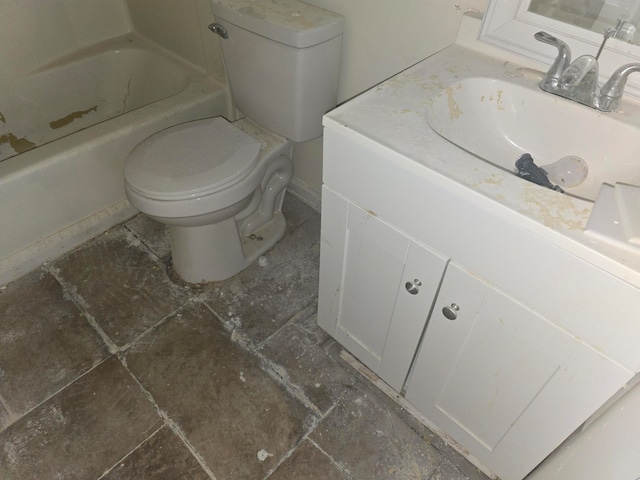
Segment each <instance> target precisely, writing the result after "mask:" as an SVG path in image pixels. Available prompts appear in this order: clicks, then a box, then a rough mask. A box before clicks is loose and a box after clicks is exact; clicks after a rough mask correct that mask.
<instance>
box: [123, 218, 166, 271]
mask: <svg viewBox="0 0 640 480" xmlns="http://www.w3.org/2000/svg"><path fill="white" fill-rule="evenodd" d="M124 226H125V227H126V228H127V229H128V230H130V231H131V232H132V233H133V234H134V235H135V236H136V237H138V238H139V239H140V241H141V242H142V243H144V244H145V245H146V246H147V248H148V249H149V250H151V251H152V252H153V253H154V254H155V255H156V256H157V257H158V258H161V259H163V260H165V259H167V258H169V256H170V255H171V242H170V241H169V227H167V226H166V225H164V224H162V223H159V222H156V221H155V220H152V219H151V218H149V217H147V216H146V215H144V214H142V213H141V214H139V215H137V216H135V217H133V218H132V219H131V220H129V221H128V222H127V223H125V225H124Z"/></svg>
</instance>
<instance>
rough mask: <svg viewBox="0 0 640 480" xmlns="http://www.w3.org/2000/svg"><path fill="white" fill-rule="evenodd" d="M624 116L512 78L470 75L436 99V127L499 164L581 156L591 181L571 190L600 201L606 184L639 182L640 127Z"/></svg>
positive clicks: (432, 118)
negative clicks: (521, 159) (528, 158)
mask: <svg viewBox="0 0 640 480" xmlns="http://www.w3.org/2000/svg"><path fill="white" fill-rule="evenodd" d="M620 115H621V114H616V113H601V112H598V111H597V110H593V109H591V108H589V107H585V106H583V105H579V104H577V103H573V102H571V101H568V100H566V99H563V98H560V97H556V96H554V95H551V94H548V93H545V92H542V91H541V90H539V89H538V88H537V85H532V86H531V87H528V86H523V85H520V84H517V83H511V82H509V81H506V80H501V79H494V78H483V77H471V78H466V79H464V80H462V81H460V82H458V83H454V84H451V85H449V86H448V87H446V88H444V89H443V90H442V91H441V92H439V93H438V94H437V95H436V96H435V97H433V98H432V99H431V108H430V109H429V111H428V113H427V121H428V123H429V126H430V127H431V128H432V129H433V130H434V131H435V132H436V133H438V134H439V135H440V136H442V137H443V138H445V139H446V140H448V141H449V142H451V143H453V144H455V145H457V146H458V147H460V148H462V149H464V150H466V151H468V152H470V153H472V154H474V155H476V156H477V157H479V158H481V159H482V160H484V161H486V162H489V163H491V164H493V165H495V166H497V167H500V168H503V169H506V170H508V171H511V172H516V168H515V161H516V159H517V158H518V157H519V156H520V155H522V154H523V153H530V154H531V155H532V157H533V158H534V160H535V162H536V165H538V166H544V165H548V164H551V163H553V162H555V161H557V160H559V159H561V158H563V157H566V156H577V157H580V158H582V159H584V160H585V161H586V163H587V164H588V167H589V168H588V175H587V177H586V179H585V180H584V181H583V182H582V183H581V184H580V185H577V186H575V187H571V188H565V187H563V188H564V190H565V191H566V193H568V194H571V195H575V196H578V197H582V198H585V199H588V200H592V201H593V200H595V198H596V196H597V194H598V191H599V189H600V185H601V184H602V183H610V184H615V183H616V182H625V183H627V184H632V185H640V143H638V141H637V139H638V138H639V136H640V131H639V129H638V128H636V127H634V126H633V125H630V124H629V123H625V122H624V121H621V120H620V118H616V117H620Z"/></svg>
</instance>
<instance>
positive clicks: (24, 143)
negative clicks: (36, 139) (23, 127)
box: [0, 117, 37, 153]
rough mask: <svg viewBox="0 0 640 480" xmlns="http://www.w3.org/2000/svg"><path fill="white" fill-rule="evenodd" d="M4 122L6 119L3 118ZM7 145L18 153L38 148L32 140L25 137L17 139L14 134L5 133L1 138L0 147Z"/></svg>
mask: <svg viewBox="0 0 640 480" xmlns="http://www.w3.org/2000/svg"><path fill="white" fill-rule="evenodd" d="M2 121H3V122H4V117H2ZM5 144H9V145H10V146H11V148H13V149H14V150H15V152H16V153H22V152H26V151H27V150H31V149H32V148H35V147H36V146H37V145H36V144H35V143H33V142H32V141H31V140H29V139H27V138H25V137H17V136H16V135H15V134H13V133H5V134H4V135H2V136H0V146H2V145H5Z"/></svg>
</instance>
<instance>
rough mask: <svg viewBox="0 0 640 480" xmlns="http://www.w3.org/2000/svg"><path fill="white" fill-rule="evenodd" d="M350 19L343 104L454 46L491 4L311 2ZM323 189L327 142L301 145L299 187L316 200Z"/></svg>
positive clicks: (474, 0)
mask: <svg viewBox="0 0 640 480" xmlns="http://www.w3.org/2000/svg"><path fill="white" fill-rule="evenodd" d="M305 1H307V2H308V3H312V4H314V5H316V6H318V7H322V8H326V9H327V10H331V11H333V12H337V13H340V14H341V15H343V16H344V17H345V31H344V37H343V48H342V66H341V74H340V88H339V93H338V101H339V102H343V101H345V100H347V99H349V98H351V97H353V96H355V95H358V94H359V93H362V92H363V91H365V90H367V89H368V88H370V87H372V86H374V85H376V84H378V83H380V82H381V81H383V80H385V79H386V78H389V77H390V76H393V75H395V74H396V73H398V72H400V71H402V70H404V69H405V68H407V67H409V66H411V65H413V64H414V63H416V62H418V61H420V60H422V59H423V58H426V57H428V56H430V55H432V54H434V53H436V52H437V51H439V50H441V49H443V48H444V47H446V46H448V45H450V44H451V43H453V41H454V40H455V37H456V33H457V31H458V26H459V24H460V20H461V17H462V14H463V13H465V12H466V11H468V10H474V11H479V12H484V11H485V8H486V3H487V0H460V1H452V0H393V1H391V0H305ZM321 185H322V140H321V139H318V140H313V141H311V142H307V143H305V144H299V145H296V148H295V150H294V184H293V186H294V188H295V189H296V190H299V191H303V193H306V196H307V197H311V198H310V199H311V200H312V201H313V197H315V199H318V198H319V195H320V194H319V192H320V187H321Z"/></svg>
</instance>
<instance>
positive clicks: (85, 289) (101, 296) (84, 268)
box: [55, 227, 188, 347]
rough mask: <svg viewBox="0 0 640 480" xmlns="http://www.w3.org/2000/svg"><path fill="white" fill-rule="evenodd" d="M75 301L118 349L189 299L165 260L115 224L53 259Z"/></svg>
mask: <svg viewBox="0 0 640 480" xmlns="http://www.w3.org/2000/svg"><path fill="white" fill-rule="evenodd" d="M55 268H56V269H57V272H58V275H59V276H60V278H62V280H63V282H64V283H65V284H66V285H69V286H70V288H71V289H72V291H73V292H74V294H75V295H76V296H77V298H78V302H79V303H80V304H81V306H82V307H83V308H85V309H86V310H87V313H88V314H89V315H91V316H92V317H93V318H94V319H95V321H96V322H97V323H98V325H100V327H101V328H102V330H104V332H105V333H106V334H107V335H108V336H109V338H110V339H111V340H112V341H113V342H114V343H115V344H116V345H118V346H119V347H121V346H123V345H126V344H127V343H129V342H131V341H132V340H133V339H134V338H135V337H137V336H138V335H139V334H141V333H142V332H144V331H145V330H147V329H148V328H149V327H151V326H153V325H155V324H156V323H158V321H160V320H161V319H162V318H164V317H165V316H167V315H169V314H170V313H172V312H173V311H175V310H176V309H177V308H178V307H179V306H181V305H182V304H184V302H185V301H186V300H187V299H188V295H187V291H186V290H185V288H184V287H179V286H177V285H174V284H173V283H171V281H170V280H169V278H168V276H167V274H166V270H165V267H164V264H162V263H160V262H158V261H157V260H155V261H154V259H153V258H152V257H151V255H150V254H149V253H147V252H146V251H145V249H144V246H142V245H141V244H140V242H139V241H138V240H137V239H136V238H135V237H134V236H133V235H132V234H131V233H130V232H128V231H127V230H126V229H124V228H123V227H119V228H116V229H112V230H110V231H109V232H107V234H103V235H101V236H100V237H98V238H97V239H96V240H94V241H93V242H91V243H88V244H87V245H85V246H84V247H81V248H80V249H78V250H76V251H74V252H72V253H71V254H69V255H67V256H66V257H64V258H63V259H62V260H60V261H58V262H56V263H55Z"/></svg>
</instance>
